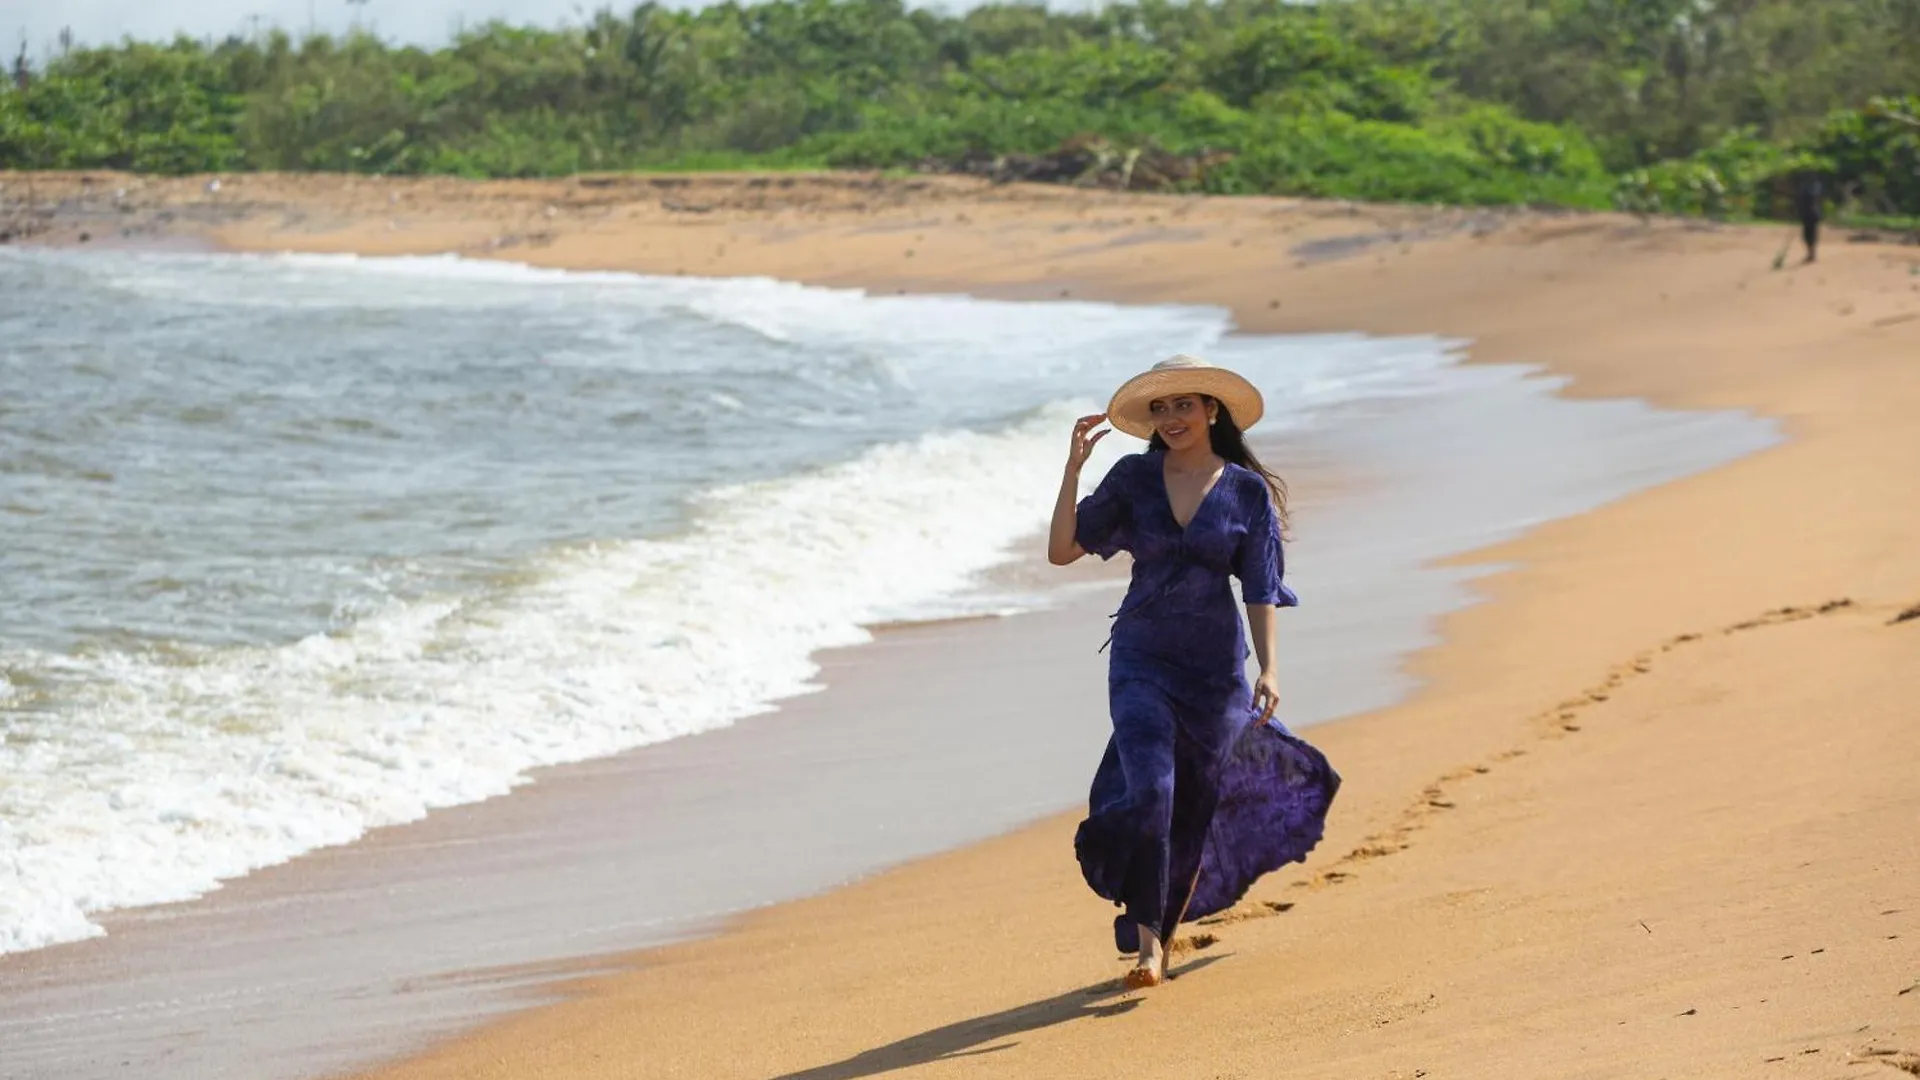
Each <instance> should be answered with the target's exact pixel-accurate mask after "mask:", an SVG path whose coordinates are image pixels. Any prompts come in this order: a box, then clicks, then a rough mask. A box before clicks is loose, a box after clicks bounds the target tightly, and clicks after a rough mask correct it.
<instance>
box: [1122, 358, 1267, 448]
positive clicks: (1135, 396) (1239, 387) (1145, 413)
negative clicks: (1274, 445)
mask: <svg viewBox="0 0 1920 1080" xmlns="http://www.w3.org/2000/svg"><path fill="white" fill-rule="evenodd" d="M1180 394H1205V395H1206V396H1208V397H1210V398H1213V399H1215V400H1216V401H1218V402H1220V404H1222V405H1225V406H1226V407H1227V411H1228V412H1229V413H1232V414H1233V422H1234V424H1235V426H1237V427H1239V428H1240V430H1242V431H1245V430H1246V429H1248V428H1250V427H1252V426H1253V425H1255V424H1257V423H1259V422H1260V417H1261V416H1262V415H1264V414H1265V413H1266V411H1267V405H1266V401H1265V400H1264V399H1263V398H1261V396H1260V391H1259V390H1256V389H1254V386H1253V384H1252V383H1250V382H1248V381H1247V380H1246V379H1245V378H1243V377H1241V376H1240V375H1238V374H1236V373H1234V372H1232V371H1228V370H1227V369H1226V368H1223V367H1215V366H1213V365H1212V364H1209V363H1207V362H1206V361H1204V360H1199V359H1196V358H1194V357H1191V356H1176V357H1173V358H1172V359H1170V360H1162V361H1160V362H1159V363H1157V364H1155V365H1153V367H1151V368H1149V369H1147V370H1146V371H1143V372H1141V373H1140V374H1138V375H1135V376H1134V377H1133V378H1131V379H1128V380H1127V381H1126V382H1124V383H1121V384H1120V389H1118V390H1115V391H1114V392H1113V400H1111V401H1109V402H1108V403H1107V423H1109V424H1112V425H1113V426H1114V428H1115V429H1116V430H1119V431H1124V432H1126V433H1127V434H1129V435H1131V436H1133V437H1134V438H1136V439H1150V438H1152V437H1153V409H1152V405H1153V401H1154V399H1155V398H1166V397H1175V396H1178V395H1180Z"/></svg>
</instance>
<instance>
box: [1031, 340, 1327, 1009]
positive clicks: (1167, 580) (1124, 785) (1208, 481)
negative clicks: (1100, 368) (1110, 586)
mask: <svg viewBox="0 0 1920 1080" xmlns="http://www.w3.org/2000/svg"><path fill="white" fill-rule="evenodd" d="M1263 411H1264V403H1263V402H1262V400H1261V397H1260V392H1259V391H1258V390H1256V389H1254V387H1253V385H1252V384H1251V383H1249V382H1247V380H1245V379H1244V378H1241V377H1240V376H1239V375H1236V374H1234V373H1233V372H1231V371H1228V370H1226V369H1224V368H1218V367H1214V366H1212V365H1210V364H1207V363H1205V362H1203V361H1200V360H1196V359H1193V358H1192V357H1186V356H1179V357H1175V358H1173V359H1171V360H1167V361H1164V362H1162V363H1159V364H1156V365H1154V366H1153V368H1152V369H1151V370H1149V371H1147V372H1144V373H1142V374H1140V375H1137V376H1135V377H1134V378H1132V379H1129V380H1128V381H1127V382H1126V383H1125V384H1124V385H1122V386H1121V387H1120V389H1119V391H1118V392H1117V393H1115V394H1114V396H1113V400H1112V401H1111V403H1109V405H1108V407H1107V411H1106V412H1105V413H1104V414H1100V415H1095V416H1086V417H1082V418H1081V419H1080V420H1079V421H1078V422H1077V423H1076V424H1075V425H1074V429H1073V442H1072V446H1071V449H1070V451H1069V453H1068V456H1067V467H1066V475H1065V477H1064V478H1063V479H1062V481H1061V484H1060V497H1059V501H1058V502H1057V503H1056V504H1055V506H1054V512H1053V527H1052V530H1051V532H1050V535H1049V537H1048V542H1047V557H1048V559H1049V560H1050V561H1051V562H1053V563H1054V564H1056V565H1061V566H1064V565H1066V564H1067V563H1070V562H1073V561H1074V560H1076V559H1078V558H1080V556H1082V555H1084V554H1086V553H1087V552H1093V553H1094V554H1096V555H1099V556H1100V557H1101V558H1102V559H1108V558H1112V557H1113V555H1114V554H1115V553H1116V552H1120V551H1126V552H1129V553H1131V554H1132V556H1133V580H1132V583H1131V585H1130V586H1129V588H1128V590H1127V596H1126V599H1125V601H1123V602H1122V603H1121V605H1120V610H1119V611H1118V612H1116V613H1115V615H1114V622H1113V634H1112V637H1111V639H1110V642H1109V643H1110V645H1111V646H1112V656H1111V658H1110V661H1109V669H1108V677H1107V696H1108V707H1109V711H1110V712H1111V714H1112V718H1113V737H1112V738H1111V739H1110V740H1108V743H1107V750H1106V755H1105V756H1104V757H1103V758H1102V759H1101V761H1100V766H1099V768H1098V770H1096V772H1095V774H1094V778H1093V790H1092V794H1091V797H1090V799H1089V804H1090V806H1089V810H1090V813H1089V815H1088V817H1087V819H1086V820H1085V821H1083V822H1081V824H1080V828H1079V831H1078V833H1076V834H1075V836H1074V851H1075V854H1076V855H1077V856H1078V857H1079V860H1080V869H1081V872H1082V873H1083V874H1084V875H1085V876H1086V879H1087V884H1088V885H1090V886H1092V888H1093V891H1094V892H1095V893H1097V894H1099V895H1100V896H1102V897H1104V898H1105V899H1107V900H1110V901H1112V902H1113V903H1114V904H1115V905H1117V906H1119V907H1122V908H1124V909H1125V910H1124V912H1123V913H1122V914H1121V915H1119V916H1118V917H1117V918H1115V920H1114V943H1115V945H1116V947H1117V948H1119V949H1120V951H1122V952H1137V953H1138V957H1139V959H1138V963H1137V964H1136V966H1135V967H1134V968H1133V969H1132V970H1130V971H1129V972H1128V973H1127V977H1126V985H1127V986H1128V987H1130V988H1138V987H1146V986H1154V985H1157V984H1158V983H1160V982H1161V981H1162V980H1163V979H1164V978H1165V977H1166V956H1167V947H1168V945H1169V944H1170V943H1171V942H1172V939H1173V933H1174V930H1175V929H1176V928H1177V927H1178V926H1179V924H1180V923H1182V922H1185V921H1191V920H1193V919H1198V918H1201V917H1203V916H1206V915H1209V914H1212V913H1214V912H1216V911H1220V910H1223V909H1225V908H1227V907H1230V906H1231V905H1233V904H1234V903H1236V902H1237V901H1238V900H1239V899H1240V898H1241V897H1242V896H1243V895H1245V893H1246V890H1247V888H1248V886H1250V885H1252V884H1253V882H1254V880H1255V879H1257V878H1258V877H1259V876H1260V875H1262V874H1264V873H1266V872H1268V871H1270V870H1273V869H1276V868H1278V867H1280V866H1284V865H1285V864H1287V863H1290V862H1295V861H1298V860H1301V859H1304V858H1305V857H1306V855H1307V852H1309V851H1311V850H1312V849H1313V847H1314V845H1315V844H1317V843H1319V841H1320V835H1321V831H1322V828H1323V825H1324V823H1325V820H1326V814H1327V808H1328V806H1329V805H1330V804H1331V803H1332V801H1333V796H1334V793H1335V791H1337V790H1338V788H1339V785H1340V778H1339V776H1338V775H1337V774H1336V773H1335V772H1334V771H1333V769H1332V767H1330V766H1329V765H1328V764H1327V760H1326V758H1325V757H1323V756H1321V754H1320V752H1319V751H1317V750H1315V749H1314V748H1313V747H1311V746H1309V745H1307V744H1306V743H1305V742H1302V741H1301V740H1299V739H1297V738H1295V737H1294V736H1293V735H1292V734H1290V733H1289V732H1288V731H1287V730H1286V729H1285V728H1284V727H1283V726H1281V725H1280V723H1279V722H1278V721H1276V720H1274V719H1273V712H1274V707H1275V706H1276V705H1277V704H1278V701H1279V692H1280V691H1279V684H1278V682H1277V680H1276V677H1275V674H1274V634H1275V626H1276V623H1277V618H1276V612H1277V610H1278V609H1279V608H1281V607H1290V606H1293V605H1294V604H1296V603H1298V600H1297V599H1296V598H1295V596H1294V594H1293V592H1292V591H1291V590H1289V589H1288V588H1287V587H1286V586H1285V585H1284V584H1282V583H1281V577H1282V573H1283V568H1284V560H1283V556H1282V553H1281V539H1280V534H1281V525H1282V522H1283V521H1284V519H1285V513H1286V503H1285V487H1284V486H1283V485H1282V484H1281V482H1280V480H1279V478H1278V477H1276V476H1274V475H1273V474H1272V473H1270V472H1268V471H1267V470H1266V469H1265V468H1264V467H1263V466H1262V465H1261V464H1260V462H1259V461H1258V460H1257V459H1256V458H1255V457H1254V456H1253V454H1252V453H1251V452H1250V451H1249V450H1248V449H1247V446H1246V442H1245V440H1244V438H1243V437H1242V435H1241V432H1242V431H1243V430H1244V429H1246V428H1249V427H1252V426H1253V425H1254V424H1255V423H1256V422H1258V421H1259V419H1260V416H1261V414H1262V412H1263ZM1102 422H1108V423H1111V424H1112V425H1113V427H1114V428H1117V429H1118V430H1120V431H1124V432H1126V433H1127V434H1129V435H1134V436H1136V437H1138V438H1142V439H1147V440H1149V445H1148V447H1147V450H1146V452H1145V453H1141V454H1133V455H1129V456H1127V457H1123V458H1121V459H1120V460H1119V461H1117V462H1116V463H1115V464H1114V466H1113V468H1112V469H1111V470H1110V471H1109V472H1108V473H1107V475H1106V477H1105V478H1104V479H1103V480H1101V482H1100V485H1099V487H1098V488H1097V489H1096V490H1095V491H1094V493H1093V494H1092V495H1089V496H1088V497H1087V498H1085V499H1083V500H1080V501H1079V502H1078V503H1077V504H1076V502H1075V496H1076V495H1077V494H1078V492H1079V481H1080V469H1081V467H1082V466H1083V465H1084V464H1085V463H1086V460H1087V457H1088V455H1089V454H1090V453H1091V451H1092V449H1093V446H1094V444H1095V443H1097V442H1099V441H1100V439H1101V438H1103V437H1104V436H1105V435H1106V432H1105V431H1100V432H1097V433H1096V432H1094V428H1096V427H1098V426H1099V425H1100V424H1101V423H1102ZM1230 576H1231V577H1237V578H1238V579H1239V580H1240V588H1241V594H1242V595H1241V599H1242V601H1243V602H1244V604H1245V607H1246V612H1247V621H1248V624H1249V625H1250V627H1251V630H1252V638H1253V654H1254V656H1255V657H1256V658H1257V660H1258V662H1259V669H1260V674H1259V677H1258V679H1257V680H1256V681H1255V682H1254V683H1253V684H1252V685H1251V686H1249V685H1248V682H1247V677H1246V658H1247V633H1246V631H1245V630H1243V629H1242V625H1241V621H1240V615H1239V612H1238V610H1236V606H1235V603H1234V598H1233V592H1232V588H1231V586H1230V585H1229V583H1228V578H1229V577H1230Z"/></svg>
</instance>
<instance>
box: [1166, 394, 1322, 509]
mask: <svg viewBox="0 0 1920 1080" xmlns="http://www.w3.org/2000/svg"><path fill="white" fill-rule="evenodd" d="M1194 396H1195V397H1198V398H1199V399H1200V400H1201V401H1204V402H1208V403H1210V404H1212V405H1214V406H1217V407H1218V408H1219V410H1220V411H1219V414H1218V415H1217V416H1216V417H1215V418H1214V422H1213V423H1211V424H1209V425H1208V426H1207V438H1208V441H1209V442H1211V443H1212V444H1213V452H1214V453H1216V454H1218V455H1220V456H1221V457H1222V458H1224V459H1226V460H1227V461H1231V462H1233V463H1234V464H1235V465H1238V466H1240V467H1241V468H1243V469H1251V470H1253V471H1254V472H1256V473H1259V474H1260V478H1261V479H1263V480H1265V481H1266V482H1267V490H1268V491H1270V492H1272V493H1273V510H1274V513H1275V514H1277V515H1278V516H1279V518H1280V532H1281V533H1282V535H1285V534H1286V533H1287V532H1288V529H1287V526H1288V524H1289V520H1288V518H1287V482H1286V481H1285V480H1282V479H1280V475H1279V474H1278V473H1276V472H1274V471H1273V470H1272V469H1269V468H1267V467H1266V466H1265V465H1262V464H1260V459H1259V458H1257V457H1254V456H1253V451H1252V450H1249V449H1248V448H1247V436H1246V433H1245V432H1243V431H1241V430H1240V425H1239V424H1237V423H1235V422H1234V420H1233V411H1232V410H1230V409H1228V408H1227V403H1226V402H1224V401H1221V400H1220V399H1218V398H1212V397H1208V396H1207V395H1205V394H1196V395H1194ZM1147 448H1148V449H1150V450H1165V449H1166V448H1167V441H1166V440H1165V439H1162V438H1161V437H1160V433H1159V432H1158V431H1155V432H1154V433H1153V437H1152V438H1151V439H1148V440H1147Z"/></svg>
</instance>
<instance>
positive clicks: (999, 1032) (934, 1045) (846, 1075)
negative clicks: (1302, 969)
mask: <svg viewBox="0 0 1920 1080" xmlns="http://www.w3.org/2000/svg"><path fill="white" fill-rule="evenodd" d="M1223 959H1225V957H1223V956H1207V957H1202V958H1200V959H1197V960H1194V961H1192V962H1191V963H1187V964H1183V965H1181V966H1180V967H1178V968H1175V969H1174V970H1173V972H1172V973H1171V974H1172V975H1173V977H1174V978H1176V979H1177V978H1180V977H1181V976H1184V975H1190V974H1192V973H1193V972H1196V971H1198V970H1200V969H1201V968H1203V967H1206V966H1207V965H1209V964H1212V963H1215V962H1216V961H1219V960H1223ZM1122 993H1124V991H1123V990H1122V989H1121V986H1120V981H1119V980H1118V979H1108V980H1105V981H1103V982H1097V983H1094V984H1093V985H1091V986H1084V987H1081V988H1080V989H1078V990H1069V991H1067V992H1066V993H1064V994H1058V995H1055V996H1053V997H1050V998H1047V999H1046V1000H1044V1001H1036V1002H1032V1003H1030V1004H1027V1005H1020V1006H1017V1007H1015V1008H1011V1009H1007V1010H1004V1011H1002V1012H997V1013H989V1014H988V1015H986V1016H976V1017H974V1018H973V1019H971V1020H962V1021H960V1022H959V1023H955V1024H948V1025H947V1026H945V1027H938V1028H934V1029H933V1030H932V1031H925V1032H921V1033H920V1034H918V1035H910V1036H908V1037H907V1038H904V1039H901V1040H899V1041H898V1042H891V1043H888V1044H887V1045H885V1046H880V1047H876V1048H874V1049H872V1050H865V1051H862V1052H860V1053H858V1054H855V1055H854V1056H853V1057H850V1058H848V1059H846V1060H845V1061H836V1062H834V1063H833V1064H831V1065H821V1066H818V1067H816V1068H812V1069H802V1070H801V1071H799V1072H793V1073H786V1074H784V1075H782V1076H778V1077H775V1078H774V1080H856V1078H857V1077H863V1076H877V1075H879V1074H881V1073H885V1072H892V1071H893V1070H895V1069H904V1068H907V1067H908V1066H911V1065H926V1064H929V1063H931V1062H935V1061H941V1060H944V1059H946V1058H958V1057H973V1056H976V1055H979V1054H993V1053H998V1052H999V1051H1001V1050H1011V1049H1013V1047H1014V1046H1015V1045H1016V1044H1014V1043H1005V1044H1003V1045H1000V1046H986V1045H984V1044H986V1043H990V1042H993V1041H995V1040H997V1039H1004V1038H1006V1037H1008V1036H1010V1035H1020V1034H1024V1033H1026V1032H1029V1031H1039V1030H1040V1029H1041V1028H1048V1027H1053V1026H1054V1025H1056V1024H1064V1023H1066V1022H1068V1021H1070V1020H1080V1019H1084V1018H1088V1017H1107V1016H1119V1015H1121V1014H1122V1013H1126V1012H1130V1011H1132V1010H1133V1009H1134V1008H1135V1007H1136V1006H1138V1005H1139V1004H1140V1002H1141V999H1140V998H1138V997H1130V998H1126V999H1124V1000H1120V1001H1112V1000H1109V999H1111V998H1116V997H1119V996H1120V995H1121V994H1122Z"/></svg>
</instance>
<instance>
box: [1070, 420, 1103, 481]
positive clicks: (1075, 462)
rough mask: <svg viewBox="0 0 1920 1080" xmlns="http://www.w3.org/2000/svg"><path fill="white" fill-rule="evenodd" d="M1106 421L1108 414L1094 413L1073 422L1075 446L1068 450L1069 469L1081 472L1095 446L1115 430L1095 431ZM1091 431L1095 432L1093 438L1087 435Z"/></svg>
mask: <svg viewBox="0 0 1920 1080" xmlns="http://www.w3.org/2000/svg"><path fill="white" fill-rule="evenodd" d="M1106 420H1107V414H1106V413H1094V414H1093V415H1092V416H1083V417H1081V418H1080V419H1078V420H1075V421H1074V422H1073V445H1072V446H1070V447H1068V448H1067V468H1068V469H1070V470H1072V471H1073V472H1079V471H1080V466H1082V465H1085V464H1086V463H1087V458H1088V457H1089V456H1091V455H1092V454H1093V444H1094V443H1097V442H1099V441H1100V440H1101V439H1104V438H1106V437H1107V432H1109V431H1112V430H1113V429H1112V428H1107V429H1104V430H1101V431H1093V429H1094V428H1097V427H1099V426H1100V425H1101V424H1104V423H1106ZM1089 431H1093V434H1092V435H1091V436H1089V435H1088V434H1087V432H1089Z"/></svg>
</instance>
